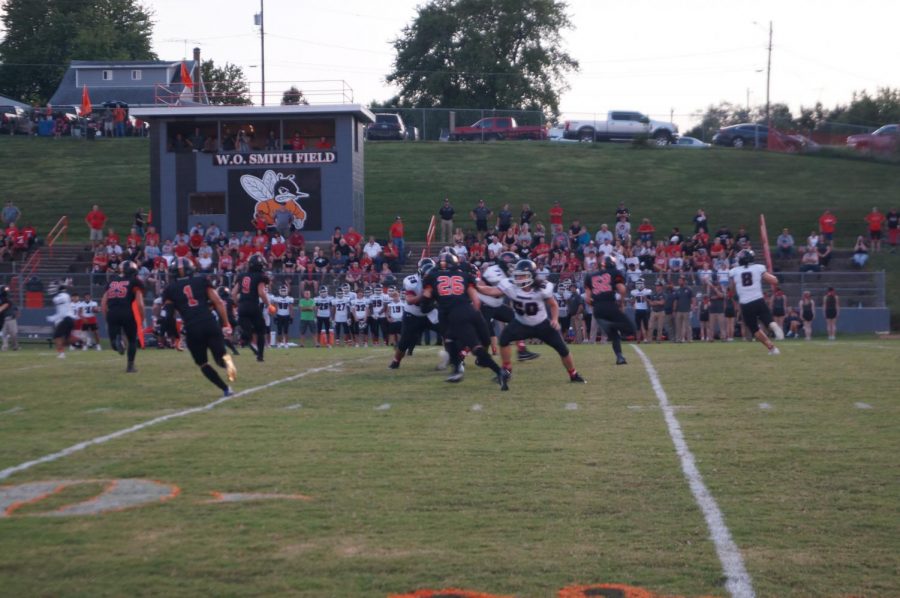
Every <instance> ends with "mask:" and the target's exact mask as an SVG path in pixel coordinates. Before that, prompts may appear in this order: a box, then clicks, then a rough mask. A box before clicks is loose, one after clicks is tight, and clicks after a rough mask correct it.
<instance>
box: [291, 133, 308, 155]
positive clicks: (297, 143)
mask: <svg viewBox="0 0 900 598" xmlns="http://www.w3.org/2000/svg"><path fill="white" fill-rule="evenodd" d="M291 149H292V150H294V151H295V152H299V151H302V150H305V149H306V140H305V139H303V137H300V133H294V136H293V137H291Z"/></svg>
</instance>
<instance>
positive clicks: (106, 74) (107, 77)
mask: <svg viewBox="0 0 900 598" xmlns="http://www.w3.org/2000/svg"><path fill="white" fill-rule="evenodd" d="M103 80H104V81H112V80H113V72H112V71H103Z"/></svg>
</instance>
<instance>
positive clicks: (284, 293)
mask: <svg viewBox="0 0 900 598" xmlns="http://www.w3.org/2000/svg"><path fill="white" fill-rule="evenodd" d="M290 292H291V290H290V289H289V288H288V287H287V285H282V286H281V288H279V289H278V294H279V295H281V296H282V297H287V296H288V293H290Z"/></svg>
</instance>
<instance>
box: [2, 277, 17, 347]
mask: <svg viewBox="0 0 900 598" xmlns="http://www.w3.org/2000/svg"><path fill="white" fill-rule="evenodd" d="M18 315H19V310H18V308H17V307H16V304H15V303H13V301H12V297H11V296H10V291H9V287H6V286H0V337H2V338H3V344H2V346H0V351H6V350H7V349H9V347H10V344H12V350H13V351H18V350H19V325H18V322H17V320H16V318H17V317H18Z"/></svg>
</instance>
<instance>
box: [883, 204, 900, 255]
mask: <svg viewBox="0 0 900 598" xmlns="http://www.w3.org/2000/svg"><path fill="white" fill-rule="evenodd" d="M885 221H886V222H887V227H888V244H889V245H890V246H891V253H894V252H895V251H896V250H897V239H898V238H900V212H897V208H891V211H890V212H888V213H887V215H886V216H885Z"/></svg>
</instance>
